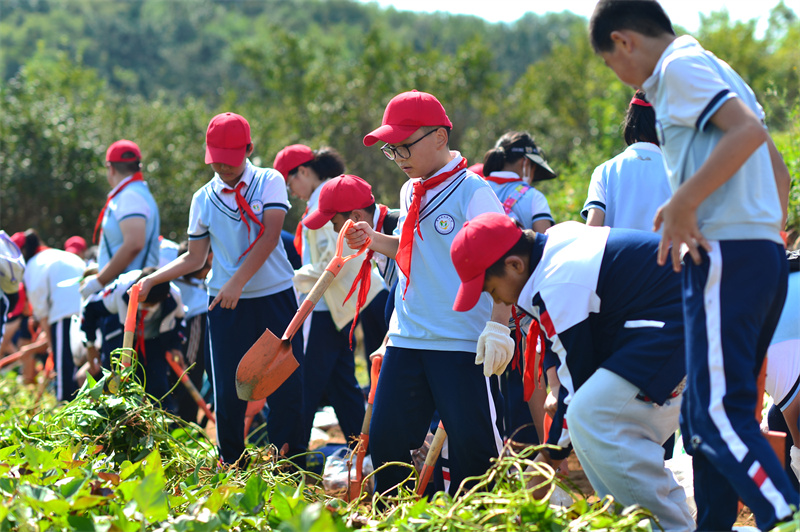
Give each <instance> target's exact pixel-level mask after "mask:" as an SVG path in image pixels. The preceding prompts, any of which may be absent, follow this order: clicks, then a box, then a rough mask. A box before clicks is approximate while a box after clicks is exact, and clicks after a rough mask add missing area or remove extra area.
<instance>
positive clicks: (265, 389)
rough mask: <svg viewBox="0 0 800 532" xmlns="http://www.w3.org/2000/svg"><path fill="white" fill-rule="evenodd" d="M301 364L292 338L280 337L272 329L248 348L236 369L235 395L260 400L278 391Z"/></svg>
mask: <svg viewBox="0 0 800 532" xmlns="http://www.w3.org/2000/svg"><path fill="white" fill-rule="evenodd" d="M298 367H300V364H298V363H297V360H295V358H294V354H293V353H292V344H291V341H290V340H280V339H279V338H278V337H277V336H275V335H274V334H273V333H272V332H271V331H270V330H269V329H267V330H266V331H264V334H262V335H261V338H259V339H258V340H257V341H256V343H254V344H253V346H252V347H251V348H250V349H248V350H247V353H245V354H244V357H242V360H241V361H240V362H239V367H238V368H236V395H238V396H239V399H242V400H244V401H257V400H259V399H264V398H265V397H268V396H269V395H270V394H271V393H272V392H274V391H275V390H277V389H278V388H279V387H280V385H281V384H283V383H284V382H285V381H286V379H288V378H289V376H290V375H291V374H292V373H294V370H296V369H297V368H298Z"/></svg>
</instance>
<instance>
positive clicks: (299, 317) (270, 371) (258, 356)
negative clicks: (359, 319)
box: [236, 220, 370, 401]
mask: <svg viewBox="0 0 800 532" xmlns="http://www.w3.org/2000/svg"><path fill="white" fill-rule="evenodd" d="M352 225H353V222H352V221H351V220H347V221H346V222H345V224H344V226H343V227H342V229H341V231H339V238H338V240H337V242H336V255H334V257H333V258H332V259H331V261H330V262H329V263H328V266H327V267H326V268H325V271H324V272H323V273H322V275H320V277H319V279H317V282H316V283H315V284H314V287H313V288H312V289H311V291H310V292H309V293H308V296H307V297H306V299H305V300H304V301H303V303H302V304H301V305H300V307H299V308H298V309H297V313H296V314H295V315H294V318H292V321H291V322H290V323H289V326H288V327H286V331H285V332H284V333H283V336H282V337H281V338H278V337H277V336H275V335H274V334H273V333H272V331H270V330H269V329H267V330H265V331H264V333H263V334H262V335H261V337H260V338H259V339H258V340H256V343H254V344H253V345H252V347H250V349H249V350H248V351H247V353H245V354H244V357H242V360H241V361H240V362H239V366H238V367H237V368H236V395H238V396H239V399H242V400H243V401H257V400H260V399H264V398H265V397H268V396H269V395H270V394H272V392H274V391H275V390H277V389H278V388H279V387H280V385H281V384H283V383H284V382H285V381H286V379H288V378H289V376H290V375H291V374H292V373H294V370H296V369H297V368H298V367H299V366H300V365H299V364H298V363H297V360H296V359H295V358H294V354H293V353H292V338H294V335H295V333H296V332H297V331H298V330H299V329H300V327H301V326H302V325H303V322H304V321H305V320H306V318H307V317H308V315H309V314H311V311H312V310H314V306H316V304H317V302H318V301H319V300H320V298H322V294H324V293H325V290H327V289H328V287H329V286H330V285H331V283H332V282H333V280H334V279H335V278H336V275H338V273H339V272H340V271H341V270H342V267H343V266H344V265H345V263H346V262H347V261H348V260H350V259H353V258H355V257H358V256H359V255H361V254H362V253H363V252H364V251H366V250H367V247H368V246H369V244H370V243H369V242H367V243H366V244H365V245H364V247H362V248H361V249H359V250H358V253H355V254H353V255H348V256H347V257H344V258H342V250H343V248H344V234H345V233H346V232H347V230H348V229H349V228H350V227H352Z"/></svg>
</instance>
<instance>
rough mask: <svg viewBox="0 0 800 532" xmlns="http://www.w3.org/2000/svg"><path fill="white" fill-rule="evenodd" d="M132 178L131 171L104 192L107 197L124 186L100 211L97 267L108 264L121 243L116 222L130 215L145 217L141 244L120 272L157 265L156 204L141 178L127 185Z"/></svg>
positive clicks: (157, 228) (121, 238)
mask: <svg viewBox="0 0 800 532" xmlns="http://www.w3.org/2000/svg"><path fill="white" fill-rule="evenodd" d="M132 178H133V174H132V175H130V176H128V177H126V178H125V179H123V180H122V181H120V183H119V184H118V185H117V186H116V187H114V188H113V189H112V190H111V192H109V193H108V195H109V196H111V195H112V194H114V193H115V192H116V191H117V190H119V189H120V188H122V187H125V188H124V190H122V192H120V193H119V194H118V195H117V197H115V198H114V199H112V200H111V201H109V202H108V206H107V207H106V211H105V213H104V214H103V222H102V225H101V227H102V232H101V234H100V238H99V240H100V241H99V246H98V248H99V250H98V255H97V265H98V268H100V269H102V268H103V267H104V266H105V265H106V264H108V262H109V261H110V260H111V257H113V256H114V254H115V253H116V252H117V250H119V248H120V247H121V246H122V243H123V237H122V230H121V229H120V227H119V224H120V222H121V221H122V220H125V219H126V218H132V217H140V218H144V219H145V221H146V225H145V243H144V247H143V248H142V250H141V251H140V252H139V254H138V255H136V257H135V258H134V259H133V260H132V261H131V262H130V264H128V266H126V267H125V270H124V271H126V272H128V271H131V270H140V269H142V268H145V267H147V266H158V255H159V242H158V236H159V233H160V231H161V219H160V217H159V212H158V205H157V204H156V200H155V199H154V198H153V194H151V193H150V189H149V188H148V186H147V183H146V182H145V181H136V182H134V183H130V185H128V184H127V183H129V182H130V180H131V179H132Z"/></svg>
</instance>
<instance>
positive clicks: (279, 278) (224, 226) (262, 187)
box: [187, 160, 294, 299]
mask: <svg viewBox="0 0 800 532" xmlns="http://www.w3.org/2000/svg"><path fill="white" fill-rule="evenodd" d="M241 180H242V181H244V182H245V186H244V187H243V189H242V191H241V192H242V196H244V198H245V201H247V203H248V204H249V205H250V208H251V209H252V210H253V213H254V214H255V215H256V217H258V218H259V219H260V221H261V222H262V223H263V213H264V211H267V210H271V209H281V210H283V211H284V212H286V211H288V210H289V207H290V205H289V198H288V196H287V194H286V183H285V182H284V180H283V176H281V174H279V173H278V172H277V171H275V170H273V169H271V168H258V167H256V166H253V164H252V163H251V162H250V161H249V160H248V161H247V166H246V168H245V171H244V174H242V178H241ZM224 188H230V187H228V186H227V185H226V184H225V183H224V182H223V181H222V179H220V177H219V175H217V174H214V177H213V178H212V179H211V181H209V182H208V183H206V184H205V185H203V187H201V188H200V190H198V191H197V192H195V194H194V196H193V197H192V205H191V208H190V210H189V228H188V230H187V233H188V235H189V240H197V239H201V238H210V239H211V250H212V251H213V252H214V259H213V261H212V264H211V272H210V273H209V274H208V277H207V278H206V284H207V286H208V295H209V296H210V297H214V296H216V295H217V294H218V293H219V290H220V289H221V288H222V286H223V285H224V284H225V283H226V282H227V281H228V280H229V279H230V278H231V276H233V274H234V272H235V271H236V270H237V269H238V268H239V267H241V265H242V263H243V262H244V261H245V259H246V258H247V256H246V255H245V256H243V257H241V260H240V259H239V257H240V255H241V254H242V253H243V252H244V251H245V250H246V249H247V248H248V247H249V246H250V244H251V243H252V242H253V241H254V240H255V238H256V236H258V227H257V226H256V225H255V224H254V223H253V222H252V220H250V219H249V217H248V222H249V223H250V235H249V236H248V234H247V228H246V227H245V224H244V222H242V218H241V215H240V213H239V208H238V206H237V205H236V199H235V194H223V193H222V189H224ZM265 231H266V228H265ZM293 274H294V270H293V269H292V265H291V264H290V263H289V259H288V258H287V257H286V250H284V248H283V246H282V245H280V243H278V245H277V246H276V247H275V249H274V250H272V253H270V254H269V257H268V258H267V260H266V261H265V262H264V264H263V265H262V266H261V267H260V268H259V269H258V270H257V271H256V273H255V274H253V276H252V277H251V278H250V280H249V281H248V282H247V283H246V284H245V285H244V289H243V290H242V296H241V297H242V298H244V299H251V298H256V297H263V296H268V295H272V294H276V293H278V292H282V291H283V290H287V289H289V288H291V287H292V275H293Z"/></svg>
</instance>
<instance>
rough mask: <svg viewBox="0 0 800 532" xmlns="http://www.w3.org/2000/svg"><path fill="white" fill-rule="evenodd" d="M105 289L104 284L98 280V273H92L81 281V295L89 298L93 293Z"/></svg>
mask: <svg viewBox="0 0 800 532" xmlns="http://www.w3.org/2000/svg"><path fill="white" fill-rule="evenodd" d="M102 289H103V284H102V283H101V282H100V281H98V280H97V276H96V275H90V276H89V277H87V278H86V279H84V280H83V283H81V297H82V298H83V299H88V298H89V296H91V295H92V294H96V293H97V292H99V291H100V290H102Z"/></svg>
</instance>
